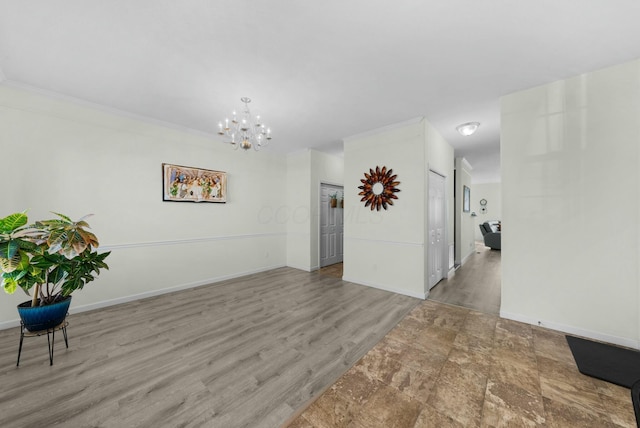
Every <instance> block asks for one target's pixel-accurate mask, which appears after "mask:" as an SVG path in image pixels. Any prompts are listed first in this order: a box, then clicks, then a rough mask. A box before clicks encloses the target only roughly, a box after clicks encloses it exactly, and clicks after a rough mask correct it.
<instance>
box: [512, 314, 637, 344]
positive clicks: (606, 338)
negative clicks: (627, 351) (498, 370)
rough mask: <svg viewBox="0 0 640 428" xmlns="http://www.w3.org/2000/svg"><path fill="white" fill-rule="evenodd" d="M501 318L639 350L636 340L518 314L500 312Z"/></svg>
mask: <svg viewBox="0 0 640 428" xmlns="http://www.w3.org/2000/svg"><path fill="white" fill-rule="evenodd" d="M500 316H501V317H502V318H506V319H510V320H513V321H519V322H523V323H525V324H531V325H536V326H539V327H544V328H548V329H551V330H556V331H561V332H563V333H569V334H573V335H576V336H581V337H586V338H588V339H593V340H598V341H600V342H607V343H612V344H614V345H619V346H625V347H627V348H633V349H640V342H639V341H637V340H632V339H627V338H624V337H618V336H612V335H610V334H604V333H600V332H597V331H591V330H585V329H583V328H579V327H574V326H570V325H565V324H561V323H556V322H552V321H544V320H538V319H534V318H530V317H527V316H524V315H520V314H513V313H509V312H504V311H500Z"/></svg>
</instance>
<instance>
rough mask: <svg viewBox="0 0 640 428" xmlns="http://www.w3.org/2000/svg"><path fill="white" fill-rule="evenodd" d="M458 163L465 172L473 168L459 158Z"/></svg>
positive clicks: (466, 161) (463, 159)
mask: <svg viewBox="0 0 640 428" xmlns="http://www.w3.org/2000/svg"><path fill="white" fill-rule="evenodd" d="M460 163H461V164H462V169H463V170H466V171H467V172H469V171H473V167H472V166H471V164H470V163H469V161H468V160H466V159H465V158H461V159H460Z"/></svg>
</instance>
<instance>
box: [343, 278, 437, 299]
mask: <svg viewBox="0 0 640 428" xmlns="http://www.w3.org/2000/svg"><path fill="white" fill-rule="evenodd" d="M342 280H343V281H347V282H351V283H353V284H359V285H364V286H366V287H372V288H377V289H378V290H384V291H389V292H391V293H396V294H402V295H404V296H409V297H415V298H416V299H421V300H426V299H427V296H428V295H429V293H428V292H427V293H414V292H413V291H409V290H404V289H402V288H394V287H388V286H386V285H382V284H375V283H373V282H367V281H361V280H359V279H354V278H349V277H347V276H343V277H342Z"/></svg>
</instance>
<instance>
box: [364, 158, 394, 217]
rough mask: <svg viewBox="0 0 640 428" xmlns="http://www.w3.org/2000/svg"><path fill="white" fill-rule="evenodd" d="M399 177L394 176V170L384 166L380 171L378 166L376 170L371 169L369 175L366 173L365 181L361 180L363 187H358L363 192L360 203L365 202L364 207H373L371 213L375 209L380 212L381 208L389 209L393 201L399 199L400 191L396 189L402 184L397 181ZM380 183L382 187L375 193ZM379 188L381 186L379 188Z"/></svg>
mask: <svg viewBox="0 0 640 428" xmlns="http://www.w3.org/2000/svg"><path fill="white" fill-rule="evenodd" d="M396 177H397V175H394V174H393V170H392V169H389V170H388V171H387V167H386V166H383V167H382V169H380V167H379V166H376V170H375V171H374V170H373V169H371V168H369V174H367V173H366V172H365V173H364V179H360V181H361V182H362V186H358V189H361V190H362V191H361V192H360V193H358V195H360V196H362V199H360V202H364V206H365V208H366V207H371V211H373V209H374V208H375V209H376V210H377V211H380V207H382V208H384V209H385V210H386V209H387V206H388V205H393V200H394V199H398V197H397V196H396V193H397V192H399V191H400V189H396V186H397V185H398V184H400V182H399V181H395V179H396ZM377 183H379V184H380V185H382V188H381V189H380V190H377V191H374V188H373V187H374V186H375V185H376V184H377ZM377 187H379V186H377Z"/></svg>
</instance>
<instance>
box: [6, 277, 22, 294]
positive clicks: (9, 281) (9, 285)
mask: <svg viewBox="0 0 640 428" xmlns="http://www.w3.org/2000/svg"><path fill="white" fill-rule="evenodd" d="M2 287H3V288H4V291H5V292H6V293H7V294H13V293H15V292H16V290H17V289H18V282H17V281H16V280H14V279H13V278H4V277H3V278H2Z"/></svg>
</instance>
